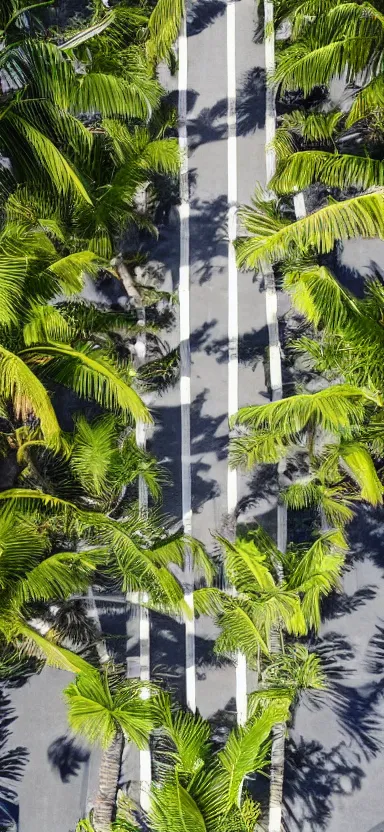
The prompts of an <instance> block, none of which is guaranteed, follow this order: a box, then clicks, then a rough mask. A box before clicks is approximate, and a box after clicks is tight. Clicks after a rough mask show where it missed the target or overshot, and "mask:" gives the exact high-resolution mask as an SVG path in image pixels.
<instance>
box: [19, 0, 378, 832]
mask: <svg viewBox="0 0 384 832" xmlns="http://www.w3.org/2000/svg"><path fill="white" fill-rule="evenodd" d="M234 23H235V27H234V28H233V25H234ZM256 28H257V19H256V10H255V2H254V0H228V3H226V2H225V0H195V1H194V3H193V6H192V8H191V10H190V11H189V14H188V21H187V43H186V44H185V43H184V45H183V48H185V46H186V47H187V53H188V62H187V64H186V65H185V67H184V69H186V70H187V76H186V78H185V82H186V83H185V87H182V88H181V92H182V93H183V92H185V93H186V96H185V101H186V109H187V113H186V134H187V141H188V178H187V179H186V180H185V181H186V182H187V185H188V189H187V194H185V193H184V202H185V203H186V206H187V207H185V206H184V209H183V210H184V213H182V217H181V220H182V222H181V225H182V227H183V234H184V237H183V240H182V246H181V245H180V242H181V240H180V217H179V212H178V211H177V210H176V209H174V210H173V211H171V215H170V218H169V221H168V222H167V223H166V224H164V225H163V226H162V227H161V229H160V238H159V242H158V244H157V246H156V249H155V250H154V251H153V259H154V261H156V262H157V263H158V264H159V265H160V266H161V268H162V270H163V273H164V288H166V289H173V290H175V289H177V288H178V287H179V278H180V265H181V266H182V279H183V280H184V284H183V285H184V287H185V289H186V291H185V292H184V293H183V294H182V296H181V298H180V316H181V321H182V329H183V332H182V335H183V338H182V341H183V360H184V364H183V370H184V371H188V372H187V376H188V377H187V376H185V374H184V380H183V381H182V384H181V386H180V387H176V388H174V389H172V390H170V391H168V392H167V393H166V394H164V396H163V397H162V398H161V399H160V400H157V401H156V402H154V405H153V412H154V416H155V420H156V427H155V431H154V434H153V437H152V439H151V446H152V448H153V450H154V452H155V453H156V454H157V456H158V457H159V459H161V460H163V461H164V464H165V465H167V466H168V468H169V471H170V473H171V475H172V479H173V486H172V487H171V488H168V489H166V491H165V505H164V508H165V510H166V511H167V512H168V513H169V514H170V515H172V516H173V517H174V518H175V520H176V521H179V522H180V521H181V519H182V516H183V513H184V514H185V512H186V511H187V513H188V511H189V509H190V514H189V515H188V517H189V521H190V523H191V531H192V533H193V535H195V536H196V537H198V538H200V539H201V540H202V541H203V542H204V543H205V544H206V545H207V546H208V548H209V549H210V550H213V549H214V545H215V544H214V541H213V538H212V534H211V533H212V532H213V531H217V530H219V531H222V530H228V527H229V525H230V524H228V513H230V512H231V511H232V510H233V507H234V502H237V503H238V507H239V511H238V522H239V523H245V524H249V523H252V522H255V520H256V519H261V520H262V522H263V523H264V525H265V526H266V527H267V528H268V530H269V531H271V532H275V527H276V494H275V492H274V489H273V487H272V488H271V486H270V482H269V481H268V479H266V477H265V472H263V471H256V472H255V474H254V475H253V476H252V478H251V480H250V481H249V482H248V481H247V479H246V478H242V477H239V478H238V480H237V482H235V480H234V478H233V475H228V409H231V407H233V405H234V403H236V407H237V404H238V405H239V406H242V405H245V404H248V403H256V402H262V401H265V399H266V397H267V396H268V392H267V386H266V377H265V355H266V349H267V345H268V331H267V325H266V316H265V296H264V292H263V285H262V283H261V281H260V279H257V278H254V277H253V276H252V275H251V274H239V275H237V273H236V270H235V268H234V264H233V257H232V256H231V249H230V244H229V237H230V236H231V233H232V234H233V207H234V203H243V202H248V201H249V199H250V197H251V196H252V193H253V190H254V186H255V183H256V181H259V182H261V183H264V182H265V153H264V144H265V87H264V83H265V72H264V47H263V45H262V44H260V43H257V42H255V39H254V34H255V30H256ZM185 56H186V53H184V57H185ZM166 80H167V85H168V88H169V90H170V94H171V95H172V96H173V100H174V101H175V102H177V100H178V92H179V93H180V91H179V87H180V84H179V85H178V79H177V78H175V79H169V78H167V79H166ZM235 98H236V101H235V100H234V99H235ZM184 184H185V182H184ZM185 232H187V234H188V242H189V252H188V256H187V257H185V252H186V247H185V242H186V238H185ZM181 253H182V257H183V261H182V262H181V259H180V256H181ZM280 300H281V299H280ZM188 305H189V314H188ZM284 308H285V307H284V300H282V301H281V310H282V311H283V310H284ZM237 321H238V328H239V331H238V341H237V348H236V340H237V339H236V338H235V335H236V322H237ZM179 324H180V321H179ZM186 333H187V335H186ZM167 338H168V340H169V341H170V343H172V344H176V343H178V342H179V340H180V328H179V325H177V326H176V327H175V328H174V330H173V332H171V333H169V334H168V335H167ZM229 346H230V349H229ZM189 359H190V360H189ZM237 397H238V402H236V398H237ZM181 402H183V415H184V421H183V429H182V418H181V415H182V409H181ZM235 409H236V408H235ZM182 461H183V465H184V480H183V477H182ZM189 473H190V485H191V490H190V495H189V493H188V488H187V490H186V483H187V480H188V477H189ZM183 485H184V490H183ZM362 527H364V530H368V531H367V535H368V537H367V536H365V537H364V540H365V541H366V540H367V539H368V544H369V545H368V547H366V546H365V545H364V546H363V544H362V542H361V537H359V534H360V532H361V529H362ZM354 544H355V551H356V552H357V553H358V561H357V564H356V565H354V566H351V570H350V572H349V573H348V574H347V576H346V579H345V586H344V594H342V595H341V596H340V597H339V598H338V599H337V600H336V601H335V604H334V606H333V608H332V607H331V605H329V609H328V616H329V617H328V618H327V621H326V623H325V625H324V627H323V629H322V632H321V640H320V648H321V650H322V653H323V655H325V656H326V657H327V659H328V660H330V662H331V664H332V662H333V664H334V665H335V667H333V673H334V675H333V677H332V678H333V688H332V692H331V694H330V696H329V697H328V699H327V700H326V701H325V702H320V703H318V707H317V708H315V707H314V705H313V704H306V703H303V704H302V705H301V706H300V708H299V710H298V713H297V715H296V718H295V724H294V726H293V728H292V731H291V733H290V738H289V742H288V763H287V776H286V807H285V825H286V829H287V830H288V832H318V831H319V832H322V830H326V832H344V830H348V832H381V829H382V825H381V824H382V821H383V819H384V800H383V791H382V788H381V782H382V769H383V751H382V748H381V739H382V736H381V735H382V724H383V723H382V720H383V716H384V713H383V708H382V705H381V691H382V682H381V679H382V673H383V672H384V654H383V652H381V655H380V651H382V650H383V645H384V624H382V623H381V615H382V614H383V613H382V609H383V597H384V592H383V583H382V580H383V570H382V557H381V526H380V518H378V517H374V516H373V515H372V516H371V515H370V514H369V513H363V515H362V516H361V517H360V518H359V520H358V521H357V522H356V524H355V533H354ZM105 622H106V624H107V627H108V629H109V630H113V631H116V632H119V633H122V632H124V628H125V618H124V613H123V609H122V607H121V606H120V607H118V606H116V609H115V608H114V609H111V611H110V614H109V616H108V620H107V619H105ZM380 627H383V629H382V630H381V629H380ZM128 635H129V644H128V653H129V657H130V660H131V667H132V666H133V665H134V664H135V660H136V658H137V654H138V622H137V619H131V620H130V621H129V622H128ZM214 637H215V631H214V628H213V626H212V623H211V622H210V621H209V620H207V619H205V618H204V619H199V620H197V621H196V622H195V641H194V644H195V656H194V657H193V656H192V660H194V665H195V666H194V676H195V679H196V689H195V696H196V704H197V707H198V709H199V710H200V712H201V713H202V714H203V715H204V716H205V717H208V718H210V719H212V720H213V721H215V722H220V723H221V724H222V723H223V722H226V721H228V722H229V723H230V722H231V721H233V719H234V713H235V701H236V699H235V698H236V679H235V669H234V667H233V666H231V665H228V664H220V663H219V662H218V661H217V660H216V659H215V658H214V655H213V652H212V647H213V641H214ZM189 646H190V645H189ZM190 660H191V656H189V658H188V661H190ZM340 663H341V664H342V665H345V666H346V672H343V673H342V675H341V677H339V676H338V675H337V674H340V668H339V665H340ZM336 665H337V667H336ZM151 667H152V673H153V677H154V678H158V677H163V678H164V676H166V677H167V679H168V681H169V684H170V685H171V686H173V687H175V688H176V689H177V690H178V693H179V695H180V697H181V698H182V699H184V701H185V698H186V695H187V694H186V673H185V667H186V650H185V633H184V626H183V625H182V624H180V623H178V622H170V621H169V620H167V619H165V618H163V619H162V618H160V617H155V616H152V622H151ZM192 669H193V668H192ZM331 669H332V668H331ZM379 671H380V673H379V675H378V672H379ZM133 672H134V671H133ZM335 674H336V675H335ZM67 678H68V677H67V675H66V674H64V673H61V672H58V671H54V670H51V669H46V670H44V671H43V673H42V674H41V675H40V676H35V677H32V678H31V679H30V680H29V681H27V682H26V684H25V685H24V686H23V687H21V688H19V689H17V690H14V691H11V700H12V704H13V707H14V708H15V713H14V715H15V716H16V717H17V719H16V720H15V721H14V722H13V723H12V724H10V725H9V726H8V730H9V732H10V735H9V737H8V747H9V748H14V747H15V746H17V745H19V746H21V747H24V748H25V749H26V751H27V752H28V753H29V762H28V763H27V765H26V767H25V773H24V776H23V778H22V780H21V782H20V784H17V783H16V784H12V788H14V789H15V791H17V793H18V798H19V832H52V830H55V832H69V830H73V829H74V827H75V824H76V821H77V820H78V818H80V817H81V816H82V815H84V813H85V811H86V809H87V807H88V806H89V804H90V803H91V802H92V794H93V791H94V788H95V782H96V780H95V778H96V772H97V755H96V754H95V753H92V755H89V752H88V750H87V749H84V748H83V747H82V746H81V745H80V744H79V743H78V742H77V741H74V740H73V738H71V737H70V736H69V733H68V730H67V726H66V715H65V706H64V703H63V701H62V697H61V691H62V688H63V686H64V685H65V684H66V683H67ZM19 753H21V751H20V752H19ZM138 777H139V765H138V755H137V754H135V753H134V751H132V750H131V749H128V754H127V756H126V759H125V762H124V767H123V780H124V781H125V782H129V783H130V786H131V790H132V793H133V794H137V793H138V783H137V781H138Z"/></svg>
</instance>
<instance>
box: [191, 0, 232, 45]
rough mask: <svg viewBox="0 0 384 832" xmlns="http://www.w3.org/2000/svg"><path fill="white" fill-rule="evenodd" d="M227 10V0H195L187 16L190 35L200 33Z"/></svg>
mask: <svg viewBox="0 0 384 832" xmlns="http://www.w3.org/2000/svg"><path fill="white" fill-rule="evenodd" d="M225 10H226V3H225V0H195V2H194V4H193V6H192V8H191V9H190V10H189V12H188V16H187V27H188V37H193V35H199V34H200V33H201V32H203V31H204V29H206V28H207V27H208V26H211V24H212V23H214V21H215V20H216V18H217V17H220V16H221V15H223V14H224V13H225Z"/></svg>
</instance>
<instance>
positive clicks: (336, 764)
mask: <svg viewBox="0 0 384 832" xmlns="http://www.w3.org/2000/svg"><path fill="white" fill-rule="evenodd" d="M359 762H360V760H359V755H358V753H357V752H355V751H352V750H351V749H350V748H349V747H348V745H347V744H346V743H345V742H340V743H339V744H338V745H335V746H333V747H332V748H330V749H329V750H327V749H325V748H324V747H323V745H322V744H321V743H320V742H318V741H317V740H306V739H304V737H302V736H301V737H300V738H299V739H298V740H294V739H293V738H292V737H291V738H290V739H289V740H288V741H287V745H286V765H285V779H284V821H283V827H284V830H286V832H288V830H289V832H302V830H303V829H304V828H305V829H306V830H307V829H308V830H311V832H321V830H326V829H327V826H328V822H329V820H330V818H331V816H332V813H333V802H334V797H336V796H337V797H339V796H340V795H348V794H351V792H353V791H355V790H356V789H360V788H361V784H362V781H363V779H364V777H365V774H364V771H363V769H362V768H361V766H360V764H359Z"/></svg>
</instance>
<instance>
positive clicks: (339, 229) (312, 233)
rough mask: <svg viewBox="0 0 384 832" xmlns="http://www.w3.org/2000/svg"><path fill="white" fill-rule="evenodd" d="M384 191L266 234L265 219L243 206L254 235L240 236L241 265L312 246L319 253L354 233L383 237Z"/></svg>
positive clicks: (243, 217) (262, 262) (264, 261)
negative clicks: (262, 219)
mask: <svg viewBox="0 0 384 832" xmlns="http://www.w3.org/2000/svg"><path fill="white" fill-rule="evenodd" d="M383 207H384V191H382V190H378V191H377V192H376V193H369V194H363V195H362V196H357V197H354V198H353V199H348V200H345V201H344V202H336V203H331V204H329V205H327V206H326V207H325V208H321V209H320V210H318V211H315V212H314V213H313V214H308V215H307V216H306V217H304V218H303V219H300V220H298V221H297V222H294V223H290V224H284V225H283V226H282V227H280V228H278V229H277V230H276V231H273V230H272V229H271V230H268V232H267V234H265V231H266V229H265V221H261V220H260V221H259V216H258V215H257V214H256V213H255V210H254V209H252V208H243V209H242V210H241V211H240V218H241V221H242V223H243V224H244V226H245V228H246V229H247V230H248V231H249V232H250V234H253V235H254V236H250V237H244V238H240V239H239V240H237V245H236V248H237V253H238V257H237V259H238V264H239V266H244V265H247V266H248V267H249V268H254V269H255V268H261V267H263V266H265V264H267V263H275V262H277V261H279V260H284V259H286V258H287V257H288V256H289V255H290V254H293V255H295V254H297V251H298V250H299V251H301V252H303V251H304V252H306V251H307V250H308V248H310V247H311V246H313V247H314V248H316V249H317V251H319V252H320V253H327V252H330V251H332V249H333V248H334V247H335V245H336V243H337V242H338V241H339V240H349V239H351V238H353V237H358V236H360V237H363V238H369V237H380V238H383V237H384V210H383Z"/></svg>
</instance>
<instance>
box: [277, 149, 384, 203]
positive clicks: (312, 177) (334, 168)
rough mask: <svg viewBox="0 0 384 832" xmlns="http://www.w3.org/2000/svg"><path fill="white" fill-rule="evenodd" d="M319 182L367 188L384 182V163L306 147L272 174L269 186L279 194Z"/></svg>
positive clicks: (363, 157)
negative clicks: (306, 148)
mask: <svg viewBox="0 0 384 832" xmlns="http://www.w3.org/2000/svg"><path fill="white" fill-rule="evenodd" d="M315 182H322V183H323V184H324V185H328V186H329V187H331V188H341V189H345V188H350V187H356V188H361V189H362V190H367V189H368V188H371V187H373V186H375V185H380V186H382V185H384V165H383V163H382V162H381V161H380V160H378V159H369V158H368V157H367V156H352V155H347V154H341V155H339V154H337V153H327V152H325V151H321V150H304V151H302V152H300V153H294V154H293V155H291V156H290V158H289V159H287V160H286V161H285V162H284V164H283V165H281V166H280V167H279V169H278V171H277V173H276V174H275V175H274V176H273V177H272V179H271V181H270V183H269V187H270V188H271V189H272V190H273V191H275V192H276V193H281V194H289V193H294V192H295V191H296V190H297V191H302V190H304V189H305V188H308V187H309V185H312V184H313V183H315Z"/></svg>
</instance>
